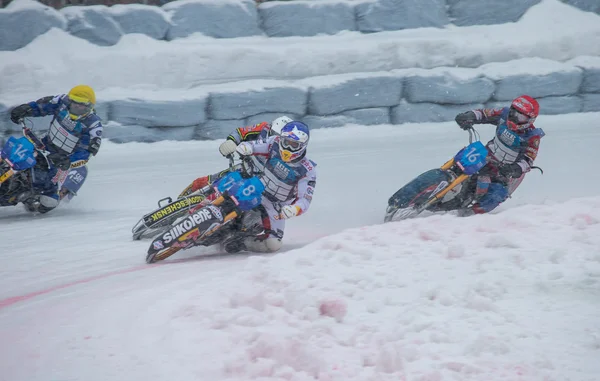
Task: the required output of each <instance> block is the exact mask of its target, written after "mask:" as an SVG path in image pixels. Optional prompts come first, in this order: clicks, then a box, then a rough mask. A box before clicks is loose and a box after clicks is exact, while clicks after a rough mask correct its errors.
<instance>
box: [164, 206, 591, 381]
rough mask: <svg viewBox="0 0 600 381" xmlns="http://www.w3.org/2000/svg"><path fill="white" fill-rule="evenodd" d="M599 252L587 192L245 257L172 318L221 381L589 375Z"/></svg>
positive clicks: (393, 225)
mask: <svg viewBox="0 0 600 381" xmlns="http://www.w3.org/2000/svg"><path fill="white" fill-rule="evenodd" d="M599 248H600V198H599V197H594V198H589V199H579V200H572V201H569V202H567V203H564V204H555V205H539V206H526V207H521V208H518V209H511V210H508V211H505V212H503V213H500V214H497V215H486V216H476V217H473V218H463V219H459V218H456V217H453V216H448V215H446V216H432V217H428V218H424V219H416V220H412V221H405V222H398V223H390V224H385V225H378V226H370V227H365V228H360V229H352V230H347V231H345V232H343V233H341V234H337V235H334V236H331V237H327V238H323V239H321V240H319V241H317V242H315V243H313V244H311V245H308V246H306V247H304V248H302V249H298V250H294V251H291V252H286V253H283V254H280V255H277V256H275V257H273V258H261V257H251V258H250V259H249V260H248V265H247V267H246V270H245V271H244V272H242V273H237V274H236V276H235V279H229V280H227V281H223V282H222V283H221V284H220V286H219V288H220V299H219V300H218V301H214V300H213V301H211V302H208V303H207V302H206V301H205V299H204V298H202V297H201V294H200V293H201V292H203V291H201V290H198V294H199V295H198V296H194V295H193V292H192V294H191V295H189V296H188V299H187V302H185V303H184V304H183V305H178V306H176V307H174V308H176V311H174V312H173V315H174V316H176V319H177V329H178V330H181V331H182V332H186V343H187V345H186V346H184V348H186V350H191V351H194V348H193V346H194V345H203V342H204V340H203V338H205V337H219V344H220V345H221V346H222V347H221V350H222V352H220V353H221V354H220V356H217V357H215V358H213V361H216V362H217V363H218V366H219V367H220V370H221V372H222V374H221V375H218V378H219V379H223V380H241V379H245V380H247V379H260V380H264V381H269V380H281V379H286V380H314V379H316V380H323V381H324V380H327V381H337V380H339V381H342V380H344V381H352V380H357V381H358V380H360V381H364V380H390V381H391V380H422V381H425V380H461V381H470V380H472V381H481V380H486V381H495V380H540V381H541V380H566V379H572V380H582V381H583V380H593V379H594V378H595V377H596V375H597V374H598V372H600V365H598V362H597V361H596V359H597V355H598V350H599V348H600V346H599V345H600V344H599V341H598V325H597V304H596V303H595V300H596V299H597V297H598V286H599V285H600V251H599ZM194 343H196V344H194ZM190 345H192V347H191V348H190ZM204 345H205V344H204ZM173 348H176V347H175V346H173Z"/></svg>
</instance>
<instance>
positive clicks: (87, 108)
mask: <svg viewBox="0 0 600 381" xmlns="http://www.w3.org/2000/svg"><path fill="white" fill-rule="evenodd" d="M67 107H68V108H69V114H71V115H75V116H84V115H87V114H89V113H90V112H91V111H92V108H93V106H92V104H91V103H81V102H75V101H74V100H72V99H69V103H68V106H67Z"/></svg>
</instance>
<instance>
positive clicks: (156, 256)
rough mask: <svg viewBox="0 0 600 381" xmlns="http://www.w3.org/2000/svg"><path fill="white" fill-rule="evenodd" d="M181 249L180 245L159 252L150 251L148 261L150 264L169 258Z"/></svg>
mask: <svg viewBox="0 0 600 381" xmlns="http://www.w3.org/2000/svg"><path fill="white" fill-rule="evenodd" d="M179 250H181V248H180V247H168V248H166V249H164V250H162V251H159V252H157V253H148V255H146V263H148V264H150V263H156V262H158V261H162V260H164V259H167V258H169V257H170V256H171V255H173V254H175V253H176V252H178V251H179Z"/></svg>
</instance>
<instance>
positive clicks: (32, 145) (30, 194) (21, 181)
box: [0, 123, 52, 206]
mask: <svg viewBox="0 0 600 381" xmlns="http://www.w3.org/2000/svg"><path fill="white" fill-rule="evenodd" d="M21 125H22V131H23V136H22V137H20V138H15V137H14V136H11V137H10V138H8V140H7V141H6V143H5V144H4V146H3V147H2V152H1V154H0V206H14V205H17V204H19V203H20V202H21V203H23V204H26V205H27V204H32V203H34V202H35V198H36V194H37V191H39V189H38V187H37V186H36V185H34V180H35V177H36V168H38V169H45V170H46V171H47V170H50V169H51V168H52V162H51V161H50V159H49V156H50V155H51V154H50V152H48V151H46V150H45V147H44V144H43V143H42V141H41V140H40V139H39V138H38V137H37V136H36V135H35V134H34V133H33V131H31V130H30V129H29V128H28V127H27V126H26V125H25V124H24V123H21ZM40 157H42V158H43V159H44V160H43V161H38V159H39V158H40ZM44 167H46V168H44Z"/></svg>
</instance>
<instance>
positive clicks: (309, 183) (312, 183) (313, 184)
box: [308, 180, 317, 187]
mask: <svg viewBox="0 0 600 381" xmlns="http://www.w3.org/2000/svg"><path fill="white" fill-rule="evenodd" d="M315 185H317V182H316V181H315V180H310V181H309V182H308V186H309V187H314V186H315Z"/></svg>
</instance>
